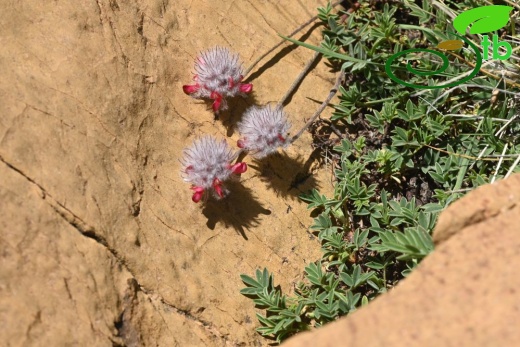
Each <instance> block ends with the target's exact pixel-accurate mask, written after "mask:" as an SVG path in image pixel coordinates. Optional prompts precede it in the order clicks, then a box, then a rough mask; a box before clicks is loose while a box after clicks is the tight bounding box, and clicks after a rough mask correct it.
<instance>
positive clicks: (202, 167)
mask: <svg viewBox="0 0 520 347" xmlns="http://www.w3.org/2000/svg"><path fill="white" fill-rule="evenodd" d="M235 156H236V155H235V153H234V152H233V151H232V150H231V149H230V148H229V146H228V144H227V142H226V141H225V140H221V141H219V140H217V139H215V138H214V137H213V136H209V135H206V136H204V137H202V138H200V139H197V140H195V141H194V142H193V144H192V145H191V146H190V147H188V148H186V149H185V150H184V157H183V159H182V164H183V166H184V169H183V171H184V174H185V177H184V180H185V181H186V182H190V183H191V184H192V188H191V189H192V190H194V194H193V197H192V200H193V201H194V202H199V201H200V200H201V199H202V197H203V195H204V192H205V191H206V190H209V191H211V192H212V193H213V195H214V196H215V197H216V198H217V199H219V198H223V197H224V196H226V195H227V194H228V191H227V189H225V188H224V187H223V186H222V184H223V182H224V181H226V180H228V179H229V178H230V176H231V175H232V174H240V173H243V172H245V171H246V169H247V165H246V164H245V163H237V164H235V165H231V161H232V160H233V159H234V158H235Z"/></svg>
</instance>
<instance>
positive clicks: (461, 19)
mask: <svg viewBox="0 0 520 347" xmlns="http://www.w3.org/2000/svg"><path fill="white" fill-rule="evenodd" d="M512 10H513V7H512V6H503V5H492V6H482V7H477V8H474V9H471V10H468V11H464V12H462V13H461V14H459V15H458V16H457V17H456V18H455V19H454V20H453V26H454V27H455V29H457V31H458V32H459V33H460V34H462V35H464V34H465V33H466V28H467V27H468V26H469V25H470V24H471V23H473V25H472V26H471V28H470V30H469V32H470V34H483V33H488V32H491V31H495V30H498V29H500V28H502V27H504V26H506V25H507V22H509V12H511V11H512Z"/></svg>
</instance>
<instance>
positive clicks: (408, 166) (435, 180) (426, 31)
mask: <svg viewBox="0 0 520 347" xmlns="http://www.w3.org/2000/svg"><path fill="white" fill-rule="evenodd" d="M484 5H486V3H485V2H484V1H473V0H466V1H457V2H455V1H446V2H445V4H443V3H442V4H440V3H439V4H437V5H435V6H432V4H431V2H429V1H411V0H405V1H379V2H377V3H372V2H363V3H358V4H356V5H355V6H353V7H352V8H353V9H355V10H354V11H353V10H350V11H346V10H340V11H339V12H335V10H334V7H333V6H332V5H331V4H330V3H329V5H327V6H325V7H323V8H319V9H318V17H319V19H320V20H321V21H322V23H323V24H324V25H325V26H326V27H325V29H324V30H323V41H322V43H321V45H320V46H312V45H309V44H306V43H302V42H298V41H296V40H294V39H289V38H288V39H289V40H290V41H292V42H294V43H297V44H299V45H302V46H305V47H307V48H310V49H314V50H315V51H318V52H321V53H322V54H324V56H325V57H327V58H328V62H329V64H330V67H331V68H333V69H339V72H338V73H339V74H344V75H345V82H344V84H343V85H342V86H341V87H340V88H339V91H340V97H339V99H340V101H339V103H338V104H336V105H334V110H335V111H334V113H333V115H332V116H331V118H330V119H329V120H326V121H325V120H323V121H321V122H317V123H316V125H315V127H314V131H313V136H314V144H315V146H316V147H319V148H322V149H324V151H323V153H327V157H324V158H323V162H324V164H328V165H333V168H334V178H335V188H334V193H333V195H332V196H330V197H328V196H325V195H322V194H321V193H320V192H319V191H317V190H312V191H310V192H308V193H306V194H303V195H302V196H301V199H302V200H303V201H305V202H306V203H308V208H309V209H312V210H314V213H318V215H317V217H316V218H315V219H314V223H313V225H312V226H311V227H310V229H311V230H312V231H313V232H314V233H315V234H316V235H317V238H318V240H319V242H320V245H321V250H322V257H321V259H319V260H317V261H315V262H314V263H311V264H309V265H308V266H307V267H306V268H305V269H304V277H305V278H304V280H303V281H302V282H300V283H297V284H296V285H295V287H294V294H292V295H287V294H283V293H282V291H281V289H280V288H279V287H276V286H275V284H274V278H273V275H272V274H271V273H270V272H269V270H267V269H263V271H261V270H257V271H256V274H254V275H253V276H252V277H251V276H248V275H246V274H242V275H241V279H242V281H243V282H244V284H245V285H246V287H245V288H244V289H242V291H241V293H242V294H244V295H246V296H247V297H250V298H251V299H252V300H253V302H254V303H255V305H256V307H257V308H258V309H261V310H262V311H263V312H265V313H257V317H258V320H259V323H260V327H259V328H258V329H257V331H258V332H259V333H260V334H262V335H263V336H265V337H268V338H273V339H275V340H276V341H278V342H280V341H283V340H284V339H286V338H287V337H289V336H291V335H293V334H295V333H297V332H299V331H303V330H307V329H310V328H311V327H318V326H321V325H323V324H325V323H327V322H330V321H332V320H335V319H337V318H338V317H340V316H343V315H347V314H348V313H350V312H352V311H354V310H356V309H357V308H359V307H360V306H362V305H365V304H367V303H368V302H369V301H370V300H372V299H374V298H375V297H377V296H378V295H379V294H380V293H384V292H386V291H388V290H390V289H391V288H393V287H394V286H395V285H396V284H397V283H398V282H399V281H400V280H401V279H403V278H404V277H405V276H407V275H408V274H409V273H410V272H411V271H412V270H413V269H414V268H415V267H416V266H417V264H418V263H419V262H420V261H421V260H422V259H424V257H426V256H427V255H428V254H429V253H431V252H432V251H433V249H434V245H433V242H432V238H431V232H432V230H433V228H434V226H435V223H436V221H437V219H438V215H439V213H440V212H441V211H442V210H443V209H445V208H446V207H447V206H448V205H449V204H451V203H452V202H453V201H455V200H457V199H458V198H460V197H461V196H463V195H464V194H466V193H467V192H468V191H471V190H473V189H475V188H476V187H478V186H480V185H482V184H487V183H492V182H494V181H495V180H496V179H500V178H505V177H507V176H509V175H510V174H511V173H512V172H518V171H520V170H519V167H518V162H519V161H520V147H519V146H518V139H519V136H520V135H519V132H520V112H519V110H518V105H519V101H520V98H519V97H518V95H519V94H518V92H519V88H518V87H519V86H518V85H517V84H516V83H515V82H512V80H511V79H509V78H506V77H505V76H516V77H517V78H518V72H519V66H518V65H516V64H514V63H512V62H508V61H495V62H488V63H487V64H484V65H483V68H482V70H481V72H482V73H481V74H480V75H478V76H477V77H475V78H474V79H472V80H471V81H468V82H465V83H462V84H460V85H458V86H454V87H451V88H447V89H431V90H418V89H413V88H410V87H408V86H405V85H401V84H399V83H396V82H394V81H393V80H392V79H390V78H389V76H388V75H387V73H386V72H385V67H384V66H385V62H386V61H387V59H388V58H389V57H390V56H392V55H393V54H395V53H396V52H400V51H403V50H406V49H411V48H418V47H419V48H423V47H429V45H430V44H438V43H439V42H441V41H444V40H446V39H447V37H446V32H447V31H454V30H453V28H452V27H451V24H449V23H450V20H451V19H452V18H453V14H454V13H456V12H462V11H464V10H466V9H469V8H472V7H477V6H484ZM515 18H516V17H515V16H513V17H512V19H511V21H512V25H511V26H509V27H506V28H504V29H502V30H501V34H502V37H505V38H511V36H508V34H509V35H514V34H515V32H514V30H515V29H514V28H515V21H516V22H517V23H516V24H518V20H517V19H515ZM478 36H481V35H477V36H474V37H472V38H471V40H476V39H478ZM514 52H516V50H514ZM474 54H475V53H474V52H472V51H471V50H464V51H463V52H462V53H460V55H459V54H454V55H451V56H450V68H449V69H448V70H446V72H445V74H444V77H445V78H448V79H449V78H453V77H456V76H460V75H463V74H464V73H466V72H467V71H468V69H469V70H471V68H472V66H471V63H468V62H471V61H474ZM513 58H515V59H516V61H518V60H520V59H519V58H518V57H517V56H513ZM511 61H515V60H514V59H511ZM414 64H415V65H416V66H417V68H420V69H424V70H435V69H436V68H437V66H438V62H437V61H436V60H435V58H431V57H426V56H418V57H417V61H416V62H414ZM395 68H396V69H399V68H400V67H399V66H395ZM398 73H403V74H405V72H398ZM407 78H410V81H411V82H412V83H414V84H420V83H423V84H424V85H433V84H434V83H437V79H436V78H433V77H426V78H425V77H424V76H415V75H407ZM325 149H326V150H325Z"/></svg>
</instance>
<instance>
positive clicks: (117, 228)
mask: <svg viewBox="0 0 520 347" xmlns="http://www.w3.org/2000/svg"><path fill="white" fill-rule="evenodd" d="M325 3H326V1H317V0H302V1H298V2H297V3H291V4H288V3H287V4H286V3H285V2H273V1H256V2H253V1H231V0H224V1H191V0H190V1H188V0H175V1H169V0H142V1H136V0H127V1H122V0H96V1H69V2H66V1H35V0H29V1H24V2H16V1H15V2H12V1H10V2H3V3H2V4H0V28H1V29H0V31H1V33H0V44H1V46H2V50H1V52H0V73H1V76H2V78H1V79H0V101H1V102H0V161H1V162H0V194H1V195H2V199H1V201H0V204H1V206H2V208H1V211H2V216H1V217H0V225H1V230H0V240H1V241H0V242H1V245H2V247H1V254H2V260H1V261H2V266H1V268H0V273H1V276H0V340H1V341H2V343H3V344H6V345H8V346H22V345H23V346H31V345H47V346H64V345H87V346H104V345H112V344H115V345H117V344H125V345H128V346H138V345H145V346H147V345H160V346H176V345H178V346H211V345H215V346H219V345H241V346H253V345H255V346H256V345H262V344H266V343H267V342H266V341H265V340H264V339H262V338H261V337H259V336H258V334H256V333H255V327H256V321H255V317H254V314H255V310H254V308H253V306H252V303H251V301H250V300H249V299H247V298H245V297H243V296H241V295H240V294H239V290H240V289H241V288H242V287H243V284H242V283H241V281H240V278H239V275H240V273H247V274H253V272H254V270H255V269H256V268H258V267H260V268H263V267H268V268H269V269H270V270H271V271H273V272H274V274H275V276H276V280H277V282H278V283H280V284H281V285H282V287H283V288H284V289H286V290H289V289H290V288H291V285H292V283H293V282H294V280H295V279H296V278H298V277H299V276H301V270H302V267H303V265H304V264H306V263H308V262H311V261H314V260H315V259H316V258H317V257H318V256H319V252H320V251H319V245H318V243H317V241H316V239H313V238H311V237H310V235H309V233H308V232H307V230H306V229H307V226H308V225H309V224H310V223H311V221H312V220H311V218H310V217H309V213H308V211H307V210H306V205H305V204H304V203H302V202H300V201H298V200H297V199H296V198H295V195H296V194H298V193H299V192H300V191H304V190H307V189H309V188H311V187H312V186H313V185H317V184H319V185H320V189H321V190H322V191H323V192H324V193H327V192H329V193H330V191H331V189H332V186H331V185H330V183H329V182H330V172H328V171H326V170H322V171H320V172H317V173H315V175H313V176H310V177H308V178H307V179H302V180H301V181H302V182H301V184H299V185H298V184H297V185H296V186H297V187H296V188H291V183H293V182H296V181H300V178H301V177H302V176H303V177H304V176H305V175H302V174H305V173H307V171H309V168H308V166H310V163H312V162H313V160H312V159H311V160H309V156H310V153H311V151H312V149H311V147H310V143H311V139H310V136H309V135H308V134H305V135H304V136H303V137H302V139H301V140H300V141H299V142H298V143H297V144H295V146H293V147H292V148H290V149H289V150H288V151H287V154H284V155H280V156H277V157H273V158H272V159H271V160H270V161H269V162H268V164H267V165H265V166H264V167H263V168H262V173H263V174H261V173H260V172H259V171H257V169H255V167H257V166H258V165H255V164H254V163H251V160H249V159H246V160H247V161H248V162H249V163H251V164H252V165H251V168H250V170H249V171H248V172H246V173H245V174H244V175H243V177H242V183H243V185H242V184H239V185H236V186H234V187H233V193H232V195H231V197H230V199H229V201H225V202H222V204H220V205H215V204H210V205H208V206H206V207H202V206H200V205H196V204H193V203H192V202H191V191H190V189H189V186H188V185H187V184H185V183H184V182H183V181H182V178H181V176H180V172H179V170H180V163H179V159H180V156H181V153H182V149H183V148H184V147H185V146H186V145H188V144H189V143H191V141H192V140H193V139H194V138H196V137H197V136H199V135H201V134H213V135H216V136H219V137H222V138H227V140H228V141H229V143H230V144H234V143H236V140H237V139H238V136H237V134H234V132H233V129H232V127H231V125H232V124H234V122H236V120H237V119H239V116H240V113H241V111H243V110H244V109H245V108H246V107H247V106H248V105H251V104H253V103H254V102H256V103H258V104H263V103H267V102H276V101H277V100H279V98H280V97H281V96H282V95H283V94H284V93H285V91H286V90H287V88H288V87H289V86H290V84H291V83H292V80H293V79H294V78H295V77H296V76H297V75H298V73H299V72H300V70H301V68H302V67H303V66H304V65H305V63H306V62H307V61H308V60H309V59H310V58H311V57H312V56H313V52H312V51H309V50H306V49H303V48H298V49H295V50H291V49H289V48H288V47H290V46H289V45H284V46H283V47H282V48H280V49H279V50H277V51H276V52H274V53H273V54H271V55H270V56H269V57H268V58H267V59H266V60H264V61H262V62H261V63H260V64H259V65H258V66H257V68H256V69H255V70H253V73H252V76H253V77H254V79H253V81H252V82H253V84H254V91H255V92H254V98H248V99H244V100H243V99H238V100H236V101H235V103H234V107H233V109H232V112H230V113H227V114H226V113H224V114H223V120H224V124H223V123H222V122H221V121H214V120H213V115H212V113H211V112H210V111H209V110H208V107H207V105H206V104H205V103H203V102H201V101H197V100H193V99H191V98H190V97H188V96H186V95H184V94H183V92H182V85H183V84H187V83H189V82H190V81H191V78H192V69H193V59H194V57H195V56H196V55H197V53H198V52H199V51H200V50H203V49H206V48H209V47H211V46H213V45H225V46H228V47H230V48H231V49H232V50H234V51H236V52H238V53H240V54H241V56H242V59H243V60H244V62H245V65H246V66H247V65H248V63H250V62H252V61H253V60H254V59H255V58H256V57H258V56H259V55H260V54H262V53H263V52H265V51H266V50H267V49H268V48H269V47H271V46H272V45H274V44H275V43H276V42H277V41H278V40H279V37H278V36H277V33H278V32H280V33H285V34H287V33H289V32H291V31H292V30H293V29H294V28H296V27H298V26H299V25H300V24H301V23H302V22H304V21H306V20H307V19H308V18H310V17H311V16H312V15H314V14H315V13H316V10H315V8H316V7H317V6H319V5H323V4H325ZM305 32H306V31H304V32H303V33H305ZM303 33H302V34H300V35H296V38H300V37H301V35H303ZM306 36H308V35H306ZM320 36H321V35H320V31H319V29H315V30H314V31H312V33H311V34H310V38H309V39H308V42H312V43H315V44H316V43H317V42H319V40H320ZM334 78H335V77H334V75H333V74H332V73H330V72H329V71H327V67H326V66H324V64H318V65H317V67H316V68H315V69H314V70H313V72H312V73H310V74H309V75H308V76H307V77H306V79H305V80H304V81H303V83H302V84H301V86H300V87H299V89H298V93H297V94H296V95H295V96H293V98H292V102H291V103H290V104H289V105H288V107H287V109H286V110H287V111H288V113H289V114H290V116H291V120H292V122H293V124H294V131H296V129H298V128H299V127H301V126H302V125H303V124H304V122H305V119H306V118H308V117H309V116H310V115H311V114H312V112H313V111H314V110H315V109H316V108H317V106H318V104H317V103H316V102H315V101H313V99H314V100H323V98H325V96H326V95H327V94H328V91H329V89H330V88H331V86H332V85H333V83H334ZM328 112H330V111H328ZM262 176H264V177H262ZM266 180H267V181H266ZM282 274H283V275H282ZM128 281H130V282H128ZM129 283H130V284H129ZM129 312H130V313H129ZM121 317H122V321H121ZM116 328H119V331H118V330H117V329H116Z"/></svg>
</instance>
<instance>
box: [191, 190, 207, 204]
mask: <svg viewBox="0 0 520 347" xmlns="http://www.w3.org/2000/svg"><path fill="white" fill-rule="evenodd" d="M203 195H204V191H202V192H197V191H196V192H195V193H193V196H192V197H191V200H192V201H193V202H195V203H197V202H199V201H200V200H201V199H202V196H203Z"/></svg>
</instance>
